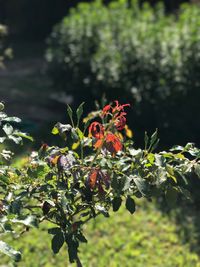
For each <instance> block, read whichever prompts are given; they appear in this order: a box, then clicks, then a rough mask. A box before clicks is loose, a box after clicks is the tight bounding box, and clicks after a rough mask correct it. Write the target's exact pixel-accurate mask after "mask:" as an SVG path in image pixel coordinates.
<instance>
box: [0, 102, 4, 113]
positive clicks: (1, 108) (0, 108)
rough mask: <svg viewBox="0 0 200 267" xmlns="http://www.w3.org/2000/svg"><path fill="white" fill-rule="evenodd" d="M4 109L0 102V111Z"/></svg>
mask: <svg viewBox="0 0 200 267" xmlns="http://www.w3.org/2000/svg"><path fill="white" fill-rule="evenodd" d="M2 110H4V104H3V103H2V102H0V111H2Z"/></svg>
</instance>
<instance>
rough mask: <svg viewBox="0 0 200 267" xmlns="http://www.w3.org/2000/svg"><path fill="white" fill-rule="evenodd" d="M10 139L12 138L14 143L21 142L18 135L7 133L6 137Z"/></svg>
mask: <svg viewBox="0 0 200 267" xmlns="http://www.w3.org/2000/svg"><path fill="white" fill-rule="evenodd" d="M8 138H9V139H10V140H12V141H13V142H15V144H17V145H18V144H20V143H22V138H21V137H20V136H15V135H9V137H8Z"/></svg>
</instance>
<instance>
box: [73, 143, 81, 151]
mask: <svg viewBox="0 0 200 267" xmlns="http://www.w3.org/2000/svg"><path fill="white" fill-rule="evenodd" d="M79 146H80V142H77V143H73V145H72V150H76V149H77V148H78V147H79Z"/></svg>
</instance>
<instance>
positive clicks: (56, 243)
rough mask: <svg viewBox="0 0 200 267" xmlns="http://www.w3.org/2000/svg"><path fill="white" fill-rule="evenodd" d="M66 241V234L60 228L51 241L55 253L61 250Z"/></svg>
mask: <svg viewBox="0 0 200 267" xmlns="http://www.w3.org/2000/svg"><path fill="white" fill-rule="evenodd" d="M64 242H65V239H64V235H63V233H62V232H61V230H60V231H58V232H57V233H56V234H55V235H54V237H53V238H52V241H51V248H52V250H53V252H54V254H57V253H58V252H59V251H60V249H61V247H62V246H63V244H64Z"/></svg>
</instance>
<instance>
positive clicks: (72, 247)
mask: <svg viewBox="0 0 200 267" xmlns="http://www.w3.org/2000/svg"><path fill="white" fill-rule="evenodd" d="M65 240H66V243H67V246H68V254H69V261H70V263H73V262H74V261H76V260H77V257H78V247H79V243H78V241H77V240H75V239H74V236H72V235H67V236H65Z"/></svg>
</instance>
